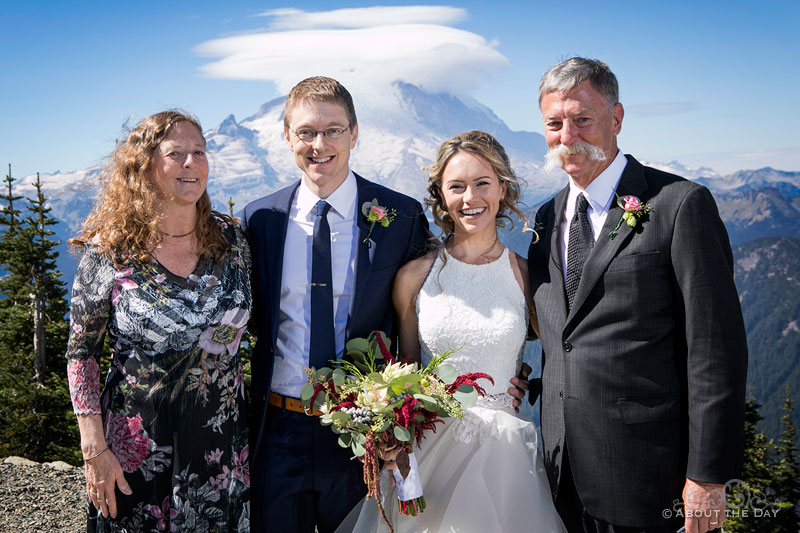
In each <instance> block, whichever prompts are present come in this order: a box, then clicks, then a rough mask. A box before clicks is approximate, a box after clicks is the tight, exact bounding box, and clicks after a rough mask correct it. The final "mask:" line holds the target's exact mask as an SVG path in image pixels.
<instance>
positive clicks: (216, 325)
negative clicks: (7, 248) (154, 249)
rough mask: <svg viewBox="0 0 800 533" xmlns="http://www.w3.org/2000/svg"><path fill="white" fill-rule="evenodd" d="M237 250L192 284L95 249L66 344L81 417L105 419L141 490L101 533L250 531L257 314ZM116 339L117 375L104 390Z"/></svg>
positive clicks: (240, 247)
mask: <svg viewBox="0 0 800 533" xmlns="http://www.w3.org/2000/svg"><path fill="white" fill-rule="evenodd" d="M219 224H220V226H221V227H222V230H223V233H224V234H225V236H226V237H227V238H228V240H229V242H230V243H231V245H232V248H231V251H230V253H229V254H228V255H227V256H226V257H225V259H224V260H223V261H222V262H220V263H219V264H215V263H213V262H211V261H208V260H204V259H200V260H199V261H198V264H197V266H196V267H195V270H194V272H193V273H192V274H190V275H189V276H188V277H186V278H183V277H180V276H176V275H174V274H172V273H171V272H170V271H168V270H167V269H166V268H164V267H163V266H162V265H160V264H159V263H158V262H155V261H154V263H153V264H147V265H142V264H131V265H126V267H125V268H120V267H115V266H114V264H113V263H112V262H111V261H110V260H109V259H108V258H107V257H106V256H105V255H102V254H100V253H98V251H97V249H96V248H95V247H94V246H87V247H86V248H85V250H84V252H83V256H82V257H81V260H80V264H79V266H78V272H77V274H76V275H75V282H74V285H73V289H72V301H71V318H70V321H71V332H70V339H69V345H68V348H67V359H68V365H67V368H68V374H69V383H70V393H71V396H72V404H73V408H74V410H75V413H76V414H101V415H102V417H103V424H104V428H105V436H106V442H107V444H108V446H109V448H111V451H112V452H113V453H114V455H115V456H116V457H117V459H119V461H120V464H121V465H122V469H123V471H124V474H125V479H126V480H127V481H128V483H129V484H130V486H131V489H132V490H133V493H132V494H131V495H130V496H125V495H124V494H122V493H121V492H120V491H119V490H117V491H116V498H117V507H118V511H117V518H116V519H111V518H110V517H109V518H103V516H102V514H99V513H98V514H99V516H98V520H97V530H98V531H102V532H105V531H114V532H116V531H120V532H121V531H127V532H134V531H136V532H138V531H219V532H242V531H249V529H250V523H249V517H250V504H249V486H250V475H249V469H248V460H247V456H248V446H247V416H246V412H245V390H244V380H243V374H242V364H241V362H240V358H239V354H238V346H239V341H240V339H241V337H242V333H243V332H244V328H245V326H246V324H247V321H248V318H249V316H250V308H251V295H250V252H249V249H248V247H247V243H246V240H245V237H244V236H243V234H242V233H241V231H239V230H238V229H236V228H234V227H232V226H229V225H227V224H226V223H224V222H222V221H219ZM106 333H108V336H109V346H110V347H111V351H112V361H111V368H110V369H109V372H108V374H107V375H106V378H105V385H104V387H103V391H102V393H100V383H99V380H100V376H99V365H98V361H99V358H100V355H101V352H102V349H103V341H104V338H105V336H106Z"/></svg>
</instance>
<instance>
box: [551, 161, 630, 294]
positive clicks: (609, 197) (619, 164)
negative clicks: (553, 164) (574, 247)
mask: <svg viewBox="0 0 800 533" xmlns="http://www.w3.org/2000/svg"><path fill="white" fill-rule="evenodd" d="M627 164H628V160H627V159H626V158H625V155H624V154H623V153H622V150H620V151H618V152H617V157H615V158H614V161H612V162H611V164H610V165H608V167H607V168H606V169H605V170H604V171H603V172H601V173H600V175H599V176H597V177H596V178H595V179H594V181H592V182H591V183H590V184H589V186H588V187H586V189H581V188H580V187H578V186H577V185H576V184H575V182H574V181H572V178H570V179H569V194H567V205H566V208H565V209H564V215H563V216H562V218H561V259H562V261H561V267H562V270H563V274H564V282H565V283H566V280H567V246H568V245H569V226H570V223H571V222H572V217H573V216H574V215H575V201H576V200H577V199H578V195H579V194H580V193H583V195H584V196H585V197H586V199H587V200H588V201H589V209H588V210H587V211H586V213H587V214H588V215H589V223H590V224H591V225H592V231H593V232H594V242H597V239H598V238H599V237H600V232H601V231H603V224H605V223H606V218H608V210H609V209H611V202H613V201H615V200H616V198H615V197H614V191H616V190H617V185H618V184H619V179H620V178H621V177H622V172H623V171H624V170H625V165H627Z"/></svg>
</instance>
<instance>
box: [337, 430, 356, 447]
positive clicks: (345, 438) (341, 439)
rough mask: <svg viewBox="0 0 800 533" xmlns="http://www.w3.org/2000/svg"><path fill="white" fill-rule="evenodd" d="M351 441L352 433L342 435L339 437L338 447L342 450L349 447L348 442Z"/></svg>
mask: <svg viewBox="0 0 800 533" xmlns="http://www.w3.org/2000/svg"><path fill="white" fill-rule="evenodd" d="M352 440H353V434H352V433H342V434H341V435H339V446H341V447H342V448H347V447H349V446H350V442H351V441H352Z"/></svg>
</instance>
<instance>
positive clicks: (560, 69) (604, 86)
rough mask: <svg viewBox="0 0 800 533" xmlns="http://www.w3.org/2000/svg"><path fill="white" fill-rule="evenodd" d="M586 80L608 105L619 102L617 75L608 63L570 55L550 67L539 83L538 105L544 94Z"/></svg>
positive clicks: (571, 87) (572, 87)
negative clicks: (570, 56)
mask: <svg viewBox="0 0 800 533" xmlns="http://www.w3.org/2000/svg"><path fill="white" fill-rule="evenodd" d="M585 81H588V82H589V83H591V84H592V87H593V88H594V90H596V91H597V92H599V93H600V94H602V95H603V98H605V99H606V103H608V107H609V108H611V107H614V105H615V104H618V103H619V84H618V83H617V77H616V76H614V73H613V72H611V69H610V68H608V65H606V64H605V63H603V62H602V61H598V60H597V59H587V58H585V57H572V58H570V59H567V60H566V61H562V62H561V63H559V64H557V65H554V66H553V67H550V70H548V71H547V72H545V73H544V76H542V81H541V82H540V83H539V106H540V107H541V105H542V98H544V95H546V94H548V93H552V92H565V91H571V90H572V89H574V88H575V87H577V86H578V85H580V84H581V83H583V82H585Z"/></svg>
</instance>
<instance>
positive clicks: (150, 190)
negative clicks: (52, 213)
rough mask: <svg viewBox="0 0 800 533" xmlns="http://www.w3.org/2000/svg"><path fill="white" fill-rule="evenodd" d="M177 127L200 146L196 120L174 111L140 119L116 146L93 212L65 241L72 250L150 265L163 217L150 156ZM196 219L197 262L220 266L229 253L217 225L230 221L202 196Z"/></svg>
mask: <svg viewBox="0 0 800 533" xmlns="http://www.w3.org/2000/svg"><path fill="white" fill-rule="evenodd" d="M181 122H188V123H189V124H191V125H192V126H194V127H195V128H196V129H197V132H198V133H199V134H200V137H201V138H203V144H205V138H204V137H203V130H202V128H201V126H200V123H199V122H198V121H197V119H196V118H194V117H193V116H191V115H189V114H187V113H183V112H181V111H176V110H169V111H162V112H160V113H156V114H154V115H150V116H148V117H145V118H144V119H142V120H141V121H140V122H139V123H138V124H137V125H136V127H134V128H133V130H132V131H131V132H130V134H129V135H128V138H127V139H125V140H124V141H121V142H119V143H118V144H117V146H116V148H115V149H114V152H113V153H112V154H111V156H110V157H109V161H108V163H107V164H106V166H105V168H104V169H103V171H102V173H101V175H100V191H99V193H98V198H97V200H96V202H95V205H94V208H93V209H92V212H91V213H90V214H89V216H88V218H87V219H86V220H85V221H84V223H83V227H82V228H81V232H80V235H79V236H78V237H76V238H74V239H70V241H69V243H70V244H71V245H72V247H73V249H75V248H82V247H84V246H86V245H87V244H93V245H96V246H97V247H98V249H99V251H100V252H101V253H103V254H105V255H107V256H108V257H109V258H110V259H111V260H112V261H113V262H114V263H115V264H117V265H120V264H124V263H126V262H127V261H129V260H135V261H138V262H140V263H148V262H150V261H151V259H152V257H151V254H152V252H153V250H155V249H156V248H157V247H158V246H159V245H160V244H161V240H162V234H161V231H159V229H158V224H159V222H160V220H161V219H162V217H163V216H164V215H163V214H162V213H161V212H160V210H159V206H161V205H162V203H163V201H164V195H163V193H162V192H161V190H160V189H159V188H158V187H157V186H156V184H155V182H154V180H153V176H152V174H153V172H152V164H153V154H154V152H155V150H156V148H158V145H159V144H160V143H161V141H163V140H164V139H165V138H166V137H167V135H168V134H169V132H170V131H171V130H172V128H173V127H174V126H175V125H176V124H180V123H181ZM197 217H198V218H197V226H196V227H195V235H196V238H197V240H198V243H199V253H200V256H201V257H203V258H205V259H211V260H212V261H214V262H219V261H221V260H222V259H223V258H224V257H225V255H227V253H228V252H229V251H230V243H229V242H228V240H227V239H226V238H225V236H224V235H223V234H222V231H221V229H220V227H219V225H218V220H221V221H224V222H226V223H229V224H230V223H233V220H232V219H231V218H230V217H228V216H226V215H223V214H221V213H218V212H216V211H213V210H212V209H211V199H210V198H209V196H208V193H207V192H206V191H203V195H202V196H201V197H200V199H199V200H198V201H197Z"/></svg>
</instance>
